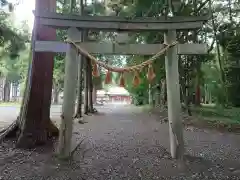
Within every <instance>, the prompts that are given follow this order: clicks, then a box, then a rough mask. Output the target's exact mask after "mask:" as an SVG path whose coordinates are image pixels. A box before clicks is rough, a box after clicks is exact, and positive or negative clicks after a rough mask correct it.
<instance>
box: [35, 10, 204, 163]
mask: <svg viewBox="0 0 240 180" xmlns="http://www.w3.org/2000/svg"><path fill="white" fill-rule="evenodd" d="M35 18H37V20H38V21H37V22H38V23H39V24H40V25H44V26H50V27H54V28H59V29H68V38H69V39H71V40H72V41H78V40H79V39H80V31H79V30H78V29H80V30H84V29H89V30H99V31H100V30H101V31H125V32H127V31H132V32H134V31H136V32H137V31H164V32H165V36H164V41H165V44H171V43H172V42H175V41H176V40H177V39H176V30H193V29H199V28H201V27H202V25H203V23H204V22H205V21H207V20H208V16H205V17H167V18H166V17H159V18H146V17H144V18H137V19H126V18H121V17H109V16H80V15H69V14H68V15H67V14H58V13H54V12H35ZM78 44H79V45H80V46H81V47H82V48H83V49H85V50H87V51H88V52H89V53H92V54H118V55H134V54H138V55H154V54H156V53H158V52H159V50H160V49H161V48H163V47H164V45H163V44H117V43H98V42H79V43H78ZM33 47H34V50H35V51H37V52H61V53H66V62H65V74H66V75H65V79H64V98H63V100H64V103H63V117H64V118H63V119H62V122H61V128H60V140H59V148H58V149H59V153H60V155H61V156H64V157H69V156H70V154H71V138H72V123H73V114H74V109H75V96H76V93H75V89H76V85H77V70H78V69H77V67H78V53H77V50H76V49H75V48H74V47H73V46H72V45H70V44H67V43H64V42H57V41H35V42H34V46H33ZM206 53H207V45H206V44H177V45H176V46H174V47H171V48H170V49H169V50H168V51H167V52H166V56H165V64H166V79H167V98H168V119H169V134H170V149H171V155H172V157H173V158H181V157H182V155H183V153H184V140H183V129H182V120H181V105H180V88H179V72H178V55H181V54H185V55H197V54H206Z"/></svg>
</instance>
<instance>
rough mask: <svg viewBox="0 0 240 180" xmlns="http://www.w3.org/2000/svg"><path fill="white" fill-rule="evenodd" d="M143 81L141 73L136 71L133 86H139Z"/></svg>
mask: <svg viewBox="0 0 240 180" xmlns="http://www.w3.org/2000/svg"><path fill="white" fill-rule="evenodd" d="M140 83H141V80H140V77H139V73H138V72H137V71H135V74H134V77H133V86H134V87H137V86H138V85H139V84H140Z"/></svg>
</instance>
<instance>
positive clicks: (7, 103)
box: [0, 102, 21, 107]
mask: <svg viewBox="0 0 240 180" xmlns="http://www.w3.org/2000/svg"><path fill="white" fill-rule="evenodd" d="M20 105H21V102H0V107H1V106H20Z"/></svg>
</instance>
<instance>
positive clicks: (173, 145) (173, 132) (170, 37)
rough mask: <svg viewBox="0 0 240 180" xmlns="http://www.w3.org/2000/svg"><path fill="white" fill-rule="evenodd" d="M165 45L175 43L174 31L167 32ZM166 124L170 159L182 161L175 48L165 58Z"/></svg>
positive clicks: (182, 151) (182, 148) (181, 130)
mask: <svg viewBox="0 0 240 180" xmlns="http://www.w3.org/2000/svg"><path fill="white" fill-rule="evenodd" d="M164 41H165V43H166V44H171V43H172V42H175V41H176V30H168V31H167V32H166V33H165V35H164ZM165 67H166V80H167V103H168V122H169V136H170V151H171V155H172V158H176V159H182V158H183V154H184V140H183V125H182V119H181V103H180V86H179V72H178V54H177V46H173V47H171V48H170V49H169V50H168V51H167V52H166V56H165Z"/></svg>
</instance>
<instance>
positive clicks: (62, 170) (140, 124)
mask: <svg viewBox="0 0 240 180" xmlns="http://www.w3.org/2000/svg"><path fill="white" fill-rule="evenodd" d="M101 110H102V111H104V114H99V115H96V116H89V117H87V118H86V121H88V123H86V124H77V123H75V124H74V140H77V141H78V142H79V141H80V140H81V139H84V141H83V143H82V144H81V146H80V148H79V149H78V150H77V151H76V152H75V154H74V156H73V159H72V160H71V161H69V162H60V161H58V160H57V159H55V158H54V156H53V153H46V151H45V152H42V151H41V149H35V150H33V151H31V152H30V151H20V150H15V149H14V148H11V143H9V142H5V143H3V144H2V145H1V147H0V151H1V154H0V173H1V174H0V180H1V179H4V180H5V179H6V180H7V179H26V180H30V179H33V180H38V179H39V180H40V179H44V180H45V179H49V180H53V179H56V180H57V179H61V180H68V179H69V180H70V179H71V180H75V179H76V180H78V179H79V180H81V179H82V180H94V179H97V180H102V179H104V180H105V179H106V180H111V179H112V180H118V179H119V180H120V179H126V180H128V179H131V180H138V179H139V180H154V179H168V180H171V179H176V180H177V179H182V180H188V179H189V180H195V179H196V180H197V179H201V180H204V179H216V180H227V179H230V180H235V179H240V161H239V155H240V144H239V142H240V136H239V135H236V134H230V133H224V134H223V133H219V132H214V131H210V130H202V129H196V128H192V127H188V128H186V129H185V132H184V135H185V143H186V156H185V160H186V166H184V167H183V166H178V163H177V162H176V161H174V160H172V159H171V157H170V154H169V153H168V152H169V137H168V125H167V124H164V123H163V124H161V123H159V121H157V119H158V117H156V116H155V115H151V114H147V113H141V112H136V111H134V109H132V108H129V107H124V106H121V105H119V106H116V107H111V108H109V109H107V108H106V109H101Z"/></svg>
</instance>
